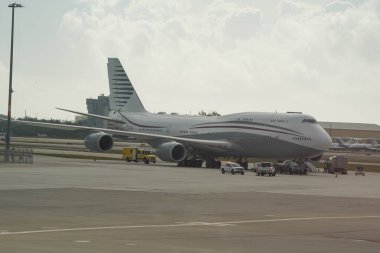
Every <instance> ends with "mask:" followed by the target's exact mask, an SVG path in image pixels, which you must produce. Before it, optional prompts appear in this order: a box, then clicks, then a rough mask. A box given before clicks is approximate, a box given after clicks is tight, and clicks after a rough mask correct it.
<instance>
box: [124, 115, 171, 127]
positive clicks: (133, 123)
mask: <svg viewBox="0 0 380 253" xmlns="http://www.w3.org/2000/svg"><path fill="white" fill-rule="evenodd" d="M120 115H121V116H122V117H123V118H124V119H126V120H127V121H128V122H129V123H131V124H132V125H135V126H137V127H146V128H164V127H162V126H147V125H141V124H137V123H135V122H133V121H131V120H129V119H128V118H127V117H125V116H124V115H123V114H121V113H120Z"/></svg>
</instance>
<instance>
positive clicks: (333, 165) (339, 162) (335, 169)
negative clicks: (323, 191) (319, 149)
mask: <svg viewBox="0 0 380 253" xmlns="http://www.w3.org/2000/svg"><path fill="white" fill-rule="evenodd" d="M323 167H324V172H325V173H331V174H335V173H341V174H343V175H346V174H347V168H348V159H347V158H346V157H344V156H332V157H330V158H329V159H327V160H326V161H325V163H324V166H323Z"/></svg>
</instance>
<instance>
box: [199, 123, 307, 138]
mask: <svg viewBox="0 0 380 253" xmlns="http://www.w3.org/2000/svg"><path fill="white" fill-rule="evenodd" d="M200 128H240V129H249V130H259V131H264V132H272V133H281V134H288V135H293V136H298V137H302V135H299V134H292V133H287V132H283V131H276V130H270V129H265V128H257V127H247V126H236V125H235V126H233V125H232V126H231V125H225V126H220V125H219V126H200V127H192V129H200Z"/></svg>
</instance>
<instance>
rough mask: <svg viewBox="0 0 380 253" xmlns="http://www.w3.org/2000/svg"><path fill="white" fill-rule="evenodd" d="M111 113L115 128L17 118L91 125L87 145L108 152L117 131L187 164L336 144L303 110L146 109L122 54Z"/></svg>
mask: <svg viewBox="0 0 380 253" xmlns="http://www.w3.org/2000/svg"><path fill="white" fill-rule="evenodd" d="M107 66H108V77H109V86H110V97H109V100H110V101H109V102H110V113H109V115H108V117H106V116H99V115H93V114H87V113H82V112H76V111H72V110H67V109H60V108H58V109H60V110H65V111H68V112H72V113H76V114H80V115H86V116H89V117H96V118H100V119H103V120H106V121H108V122H109V125H112V126H113V127H112V128H113V129H109V128H94V127H84V126H72V125H60V124H50V123H40V122H28V121H14V122H18V123H23V124H30V125H39V126H44V127H53V128H60V129H71V130H76V129H87V130H89V131H90V132H91V133H89V134H88V135H87V136H86V137H85V145H86V147H87V148H88V149H90V150H92V151H107V150H110V149H111V148H112V146H113V136H131V137H135V138H136V139H137V140H138V141H140V142H147V143H149V144H150V145H151V146H152V147H153V148H155V149H156V154H157V156H158V157H159V158H160V159H162V160H164V161H172V162H177V163H178V165H182V166H199V167H200V166H202V164H203V162H204V161H206V167H220V162H219V161H217V160H216V159H217V158H218V157H235V158H240V159H241V158H266V159H269V158H273V159H313V158H318V157H320V156H321V155H322V153H323V152H324V151H326V150H328V149H329V148H330V146H331V143H332V142H331V138H330V136H329V135H328V134H327V133H326V131H325V130H324V129H323V128H322V127H321V126H320V125H319V124H318V123H317V121H316V120H315V118H313V117H312V116H309V115H305V114H301V113H267V112H242V113H234V114H229V115H224V116H212V117H210V116H189V115H171V114H154V113H150V112H148V111H146V110H145V108H144V106H143V104H142V102H141V100H140V99H139V96H138V95H137V92H136V90H135V88H134V87H133V85H132V83H131V81H130V80H129V78H128V76H127V73H126V72H125V70H124V68H123V66H122V65H121V63H120V61H119V59H117V58H109V59H108V64H107Z"/></svg>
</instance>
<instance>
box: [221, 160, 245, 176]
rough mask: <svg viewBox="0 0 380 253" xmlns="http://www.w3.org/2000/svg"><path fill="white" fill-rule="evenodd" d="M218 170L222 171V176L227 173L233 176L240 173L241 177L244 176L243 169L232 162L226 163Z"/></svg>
mask: <svg viewBox="0 0 380 253" xmlns="http://www.w3.org/2000/svg"><path fill="white" fill-rule="evenodd" d="M220 170H221V171H222V174H225V173H226V172H229V173H231V174H232V175H234V174H235V173H240V174H241V175H244V172H245V170H244V168H243V167H241V166H240V165H239V164H237V163H233V162H227V163H226V164H225V165H223V166H222V167H221V168H220Z"/></svg>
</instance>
